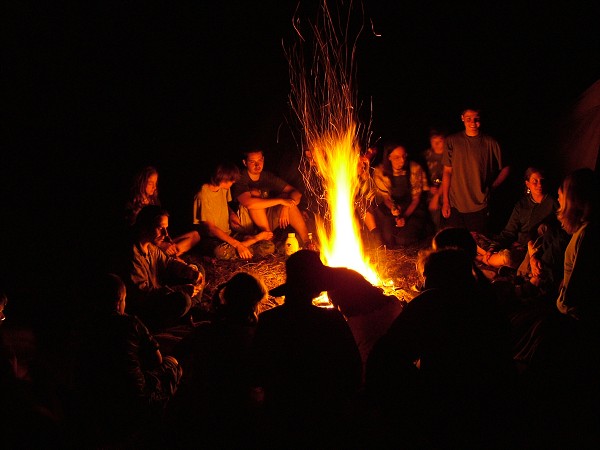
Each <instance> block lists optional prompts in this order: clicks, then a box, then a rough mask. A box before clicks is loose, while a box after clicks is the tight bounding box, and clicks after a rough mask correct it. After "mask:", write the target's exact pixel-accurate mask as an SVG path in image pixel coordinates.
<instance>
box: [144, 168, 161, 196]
mask: <svg viewBox="0 0 600 450" xmlns="http://www.w3.org/2000/svg"><path fill="white" fill-rule="evenodd" d="M157 187H158V174H156V173H154V174H152V175H150V176H149V177H148V181H146V189H145V192H146V196H148V197H152V196H153V195H154V193H155V192H156V188H157Z"/></svg>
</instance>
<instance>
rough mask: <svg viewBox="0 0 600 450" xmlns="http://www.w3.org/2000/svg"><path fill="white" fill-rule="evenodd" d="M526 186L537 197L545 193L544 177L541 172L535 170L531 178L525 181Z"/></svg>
mask: <svg viewBox="0 0 600 450" xmlns="http://www.w3.org/2000/svg"><path fill="white" fill-rule="evenodd" d="M525 186H527V189H529V190H530V191H531V195H533V196H534V197H536V198H537V197H542V196H543V195H544V177H543V176H542V174H541V173H539V172H533V173H532V174H531V176H530V177H529V180H527V181H525Z"/></svg>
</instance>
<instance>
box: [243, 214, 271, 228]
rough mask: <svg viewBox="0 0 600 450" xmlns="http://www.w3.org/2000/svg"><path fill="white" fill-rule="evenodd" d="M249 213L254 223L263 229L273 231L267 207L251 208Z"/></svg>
mask: <svg viewBox="0 0 600 450" xmlns="http://www.w3.org/2000/svg"><path fill="white" fill-rule="evenodd" d="M248 214H250V218H251V219H252V222H254V225H256V226H257V227H258V228H259V229H260V230H263V231H273V230H271V227H270V226H269V219H268V217H267V210H266V209H249V210H248Z"/></svg>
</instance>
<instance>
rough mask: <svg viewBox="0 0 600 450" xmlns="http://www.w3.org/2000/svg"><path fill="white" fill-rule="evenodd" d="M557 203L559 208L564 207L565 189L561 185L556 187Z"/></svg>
mask: <svg viewBox="0 0 600 450" xmlns="http://www.w3.org/2000/svg"><path fill="white" fill-rule="evenodd" d="M558 205H559V206H560V209H565V191H563V188H562V186H561V187H559V188H558Z"/></svg>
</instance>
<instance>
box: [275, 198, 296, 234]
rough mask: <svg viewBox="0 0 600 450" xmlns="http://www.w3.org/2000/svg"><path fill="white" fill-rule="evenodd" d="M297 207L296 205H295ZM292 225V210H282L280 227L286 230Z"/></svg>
mask: <svg viewBox="0 0 600 450" xmlns="http://www.w3.org/2000/svg"><path fill="white" fill-rule="evenodd" d="M294 205H295V203H294ZM289 224H290V210H289V208H281V212H280V213H279V226H280V227H281V228H282V229H285V228H286V227H287V226H288V225H289Z"/></svg>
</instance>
